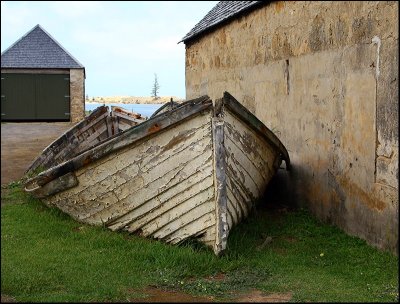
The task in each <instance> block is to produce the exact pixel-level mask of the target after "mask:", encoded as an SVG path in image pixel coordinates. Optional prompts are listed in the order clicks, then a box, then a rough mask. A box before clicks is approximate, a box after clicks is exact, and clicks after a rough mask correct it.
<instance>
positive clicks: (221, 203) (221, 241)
mask: <svg viewBox="0 0 400 304" xmlns="http://www.w3.org/2000/svg"><path fill="white" fill-rule="evenodd" d="M212 129H213V147H214V188H215V211H216V212H215V213H216V215H215V217H216V237H215V245H214V252H215V254H217V255H219V254H221V253H222V252H223V251H224V250H225V248H226V243H227V239H228V233H229V230H228V222H227V212H228V211H227V205H226V204H227V197H226V176H225V174H226V163H225V140H224V121H223V119H222V118H218V117H214V118H213V120H212Z"/></svg>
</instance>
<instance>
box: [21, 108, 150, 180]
mask: <svg viewBox="0 0 400 304" xmlns="http://www.w3.org/2000/svg"><path fill="white" fill-rule="evenodd" d="M145 120H147V117H146V116H142V115H141V114H140V113H135V112H129V111H127V110H125V109H124V108H121V107H117V106H111V109H109V107H108V106H100V107H98V108H96V109H95V110H94V111H93V112H91V113H90V114H89V115H88V116H87V117H86V118H85V119H83V120H82V121H80V122H79V123H77V124H75V125H74V126H72V127H71V128H70V129H69V130H67V131H66V132H65V133H64V134H63V135H62V136H60V137H59V138H57V139H56V140H55V141H53V142H52V143H51V144H50V145H49V146H47V147H46V148H45V149H44V150H43V152H42V153H41V154H40V155H39V156H38V157H37V158H36V159H35V160H34V161H33V162H32V164H31V165H30V166H29V167H28V169H27V170H26V172H25V173H26V174H27V175H31V174H32V172H35V171H36V172H37V171H43V170H44V169H49V168H50V167H53V166H55V165H57V164H60V163H62V162H64V161H66V160H68V159H71V158H73V157H74V156H76V155H78V154H79V153H81V152H82V151H85V150H88V149H90V148H92V147H94V146H95V145H97V144H98V143H100V142H103V141H104V140H107V139H109V138H110V137H112V136H113V135H115V134H118V133H121V132H122V131H124V130H126V129H129V128H131V127H132V126H136V125H137V124H139V123H142V122H143V121H145Z"/></svg>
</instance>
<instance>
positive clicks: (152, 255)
mask: <svg viewBox="0 0 400 304" xmlns="http://www.w3.org/2000/svg"><path fill="white" fill-rule="evenodd" d="M1 191H2V194H1V199H2V212H1V290H2V294H5V295H8V296H12V297H14V298H15V299H16V300H17V301H22V302H66V301H76V302H91V301H94V302H104V301H112V302H121V301H128V300H129V299H130V298H132V297H133V296H134V294H135V293H136V291H137V293H138V294H140V290H143V289H144V288H145V287H147V286H158V287H160V288H165V289H170V290H178V291H184V292H187V293H190V294H193V295H207V296H213V297H214V298H215V299H216V301H219V300H221V301H223V300H226V299H232V298H234V297H235V295H237V294H238V293H239V292H242V291H246V290H248V289H250V288H257V289H259V290H261V291H263V292H265V293H279V292H291V293H292V294H293V298H292V301H302V302H303V301H311V302H317V301H318V302H396V301H398V257H396V256H394V255H392V254H390V253H387V252H382V251H379V250H377V249H375V248H373V247H370V246H368V245H367V244H366V243H365V242H364V241H362V240H360V239H358V238H354V237H350V236H348V235H346V234H344V233H343V232H341V231H340V230H339V229H337V228H335V227H332V226H329V225H325V224H322V223H320V222H319V221H317V220H316V219H314V218H313V217H311V216H310V215H309V214H308V213H307V212H306V211H304V210H293V211H288V212H284V213H279V212H276V211H273V210H267V212H265V210H261V209H259V210H258V211H257V212H255V213H254V214H252V215H251V216H250V217H249V218H248V219H246V220H245V221H243V222H242V223H241V224H240V225H238V226H237V227H235V228H234V229H233V231H232V232H231V234H230V236H229V239H228V250H227V252H226V254H225V255H224V256H222V257H220V258H217V257H216V256H215V255H214V254H213V252H212V251H211V250H209V249H208V248H205V247H204V246H202V245H201V244H197V243H196V242H193V241H189V242H185V243H184V244H182V245H180V246H173V245H168V244H164V243H162V242H158V241H155V240H150V239H145V238H140V237H137V236H134V235H128V234H126V233H115V232H111V231H109V230H107V229H105V228H102V227H93V226H88V225H84V224H81V223H78V222H76V221H74V220H72V219H71V218H69V217H68V216H67V215H65V214H63V213H62V212H61V211H59V210H58V209H54V208H48V207H46V206H45V205H44V204H43V203H41V202H40V201H38V200H36V199H33V198H31V197H30V196H28V195H27V194H25V193H24V192H23V191H22V190H21V185H20V184H18V183H13V184H10V185H9V186H8V187H2V190H1ZM267 237H269V238H272V240H271V241H270V242H269V243H268V244H266V245H265V239H266V238H267Z"/></svg>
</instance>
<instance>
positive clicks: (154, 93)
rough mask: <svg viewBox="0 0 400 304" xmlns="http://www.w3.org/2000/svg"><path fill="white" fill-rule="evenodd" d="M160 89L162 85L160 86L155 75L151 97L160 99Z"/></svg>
mask: <svg viewBox="0 0 400 304" xmlns="http://www.w3.org/2000/svg"><path fill="white" fill-rule="evenodd" d="M159 89H160V85H159V84H158V80H157V74H154V83H153V88H152V90H151V96H152V97H154V99H158V98H159V97H158V90H159Z"/></svg>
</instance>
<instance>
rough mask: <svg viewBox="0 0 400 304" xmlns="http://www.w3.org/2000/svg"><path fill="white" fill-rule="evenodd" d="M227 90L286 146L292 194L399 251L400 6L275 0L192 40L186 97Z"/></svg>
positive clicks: (355, 232)
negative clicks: (290, 167) (399, 17)
mask: <svg viewBox="0 0 400 304" xmlns="http://www.w3.org/2000/svg"><path fill="white" fill-rule="evenodd" d="M224 91H228V92H230V93H231V94H232V95H233V96H234V97H236V98H237V99H238V100H239V101H241V102H242V103H243V104H244V105H245V106H246V107H247V108H248V109H249V110H250V111H251V112H253V113H254V114H255V115H256V116H257V117H258V118H259V119H260V120H262V121H263V122H264V123H265V124H266V125H267V126H268V127H269V128H270V129H271V130H273V131H274V132H275V133H276V134H277V135H278V137H279V138H280V139H281V141H282V142H283V144H284V145H285V146H286V148H287V150H288V151H289V154H290V157H291V160H292V163H293V170H292V171H291V172H290V173H288V174H286V175H285V176H282V181H284V183H283V184H285V186H286V187H288V188H289V189H287V190H288V191H287V192H288V193H291V197H290V199H292V200H293V201H295V202H296V203H297V204H299V205H301V206H308V207H309V209H310V210H311V211H312V212H313V213H314V214H315V215H316V216H317V217H319V218H320V219H323V220H325V221H326V222H328V223H332V224H335V225H337V226H339V227H341V228H342V229H344V230H345V231H346V232H347V233H349V234H351V235H356V236H358V237H361V238H363V239H365V240H367V241H368V242H369V243H370V244H372V245H375V246H377V247H379V248H384V249H387V250H390V251H392V252H396V253H397V254H398V251H397V250H398V249H397V248H398V104H399V103H398V3H397V2H394V1H393V2H381V1H360V2H358V1H354V2H351V1H350V2H342V1H333V2H331V1H321V2H320V1H315V2H313V1H312V2H303V1H299V2H298V1H293V2H284V1H279V2H273V3H270V4H268V5H265V6H262V7H261V8H258V9H256V10H255V11H253V12H251V13H249V14H247V15H245V16H240V17H238V18H236V19H234V20H232V21H231V22H229V23H227V24H226V25H224V26H223V27H219V28H217V29H216V30H214V31H212V32H210V33H208V34H206V35H204V36H201V37H199V38H195V39H194V40H193V41H189V42H187V44H186V98H187V99H190V98H195V97H198V96H200V95H203V94H208V95H209V96H210V97H211V98H212V99H215V98H219V97H221V96H222V94H223V92H224ZM280 174H284V173H282V172H281V173H280Z"/></svg>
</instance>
